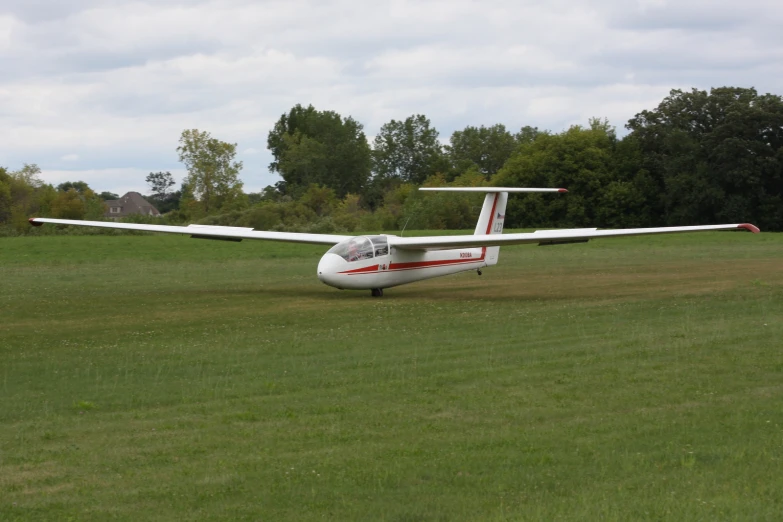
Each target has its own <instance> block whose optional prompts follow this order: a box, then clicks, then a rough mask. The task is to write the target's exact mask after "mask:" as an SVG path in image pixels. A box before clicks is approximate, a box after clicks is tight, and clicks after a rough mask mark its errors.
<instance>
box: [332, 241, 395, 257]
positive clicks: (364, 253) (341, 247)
mask: <svg viewBox="0 0 783 522" xmlns="http://www.w3.org/2000/svg"><path fill="white" fill-rule="evenodd" d="M326 253H327V254H337V255H338V256H340V257H342V258H343V259H345V260H346V261H348V262H349V263H352V262H354V261H361V260H364V259H372V258H373V257H380V256H385V255H388V254H389V241H388V239H386V236H357V237H352V238H351V239H346V240H345V241H342V242H340V243H337V244H336V245H334V246H333V247H332V248H330V249H329V250H328V251H327V252H326Z"/></svg>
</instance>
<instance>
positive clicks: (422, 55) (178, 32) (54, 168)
mask: <svg viewBox="0 0 783 522" xmlns="http://www.w3.org/2000/svg"><path fill="white" fill-rule="evenodd" d="M781 28H783V3H781V1H780V0H746V1H745V2H737V1H731V2H729V1H724V0H671V1H670V0H593V1H591V2H589V3H588V2H579V1H576V0H546V1H524V0H516V1H504V0H488V1H481V2H480V1H469V0H443V1H440V0H437V1H424V0H419V1H363V2H362V1H358V0H354V1H351V2H348V1H305V0H301V1H300V0H286V1H282V2H278V1H263V0H219V1H198V0H194V1H172V0H154V1H151V0H150V1H144V0H141V1H123V0H101V1H98V0H0V165H2V166H5V167H8V168H11V169H17V168H19V167H21V165H22V164H23V163H37V164H38V165H40V166H41V168H42V169H43V173H44V175H43V177H44V179H45V180H46V181H47V182H51V183H60V182H62V181H65V180H84V181H87V182H88V183H89V184H90V186H91V187H93V188H94V189H96V190H98V191H102V190H110V191H113V192H118V193H124V192H125V191H127V190H137V191H140V192H143V193H146V192H147V190H148V189H147V185H146V183H145V182H144V178H145V177H146V175H147V174H148V173H149V172H150V171H158V170H170V171H171V172H172V173H174V174H175V176H176V177H177V178H178V180H179V179H181V178H182V176H183V174H184V172H183V170H182V166H181V164H179V163H178V162H177V155H176V147H177V141H178V139H179V136H180V133H181V132H182V130H183V129H186V128H197V129H200V130H207V131H209V132H211V133H212V135H213V136H214V137H216V138H218V139H221V140H224V141H230V142H236V143H238V150H239V151H240V158H239V159H241V160H243V161H244V165H245V168H244V170H243V172H242V178H243V180H244V182H245V189H246V191H257V190H260V189H261V188H263V187H264V186H266V185H268V184H272V183H274V182H275V181H277V179H278V178H277V177H276V176H275V175H274V174H270V173H269V171H268V168H267V167H268V164H269V162H270V159H271V158H270V155H269V153H268V151H267V150H266V137H267V133H268V132H269V129H270V128H271V127H272V125H273V124H274V122H275V121H277V119H278V118H279V117H280V115H281V114H282V113H284V112H286V111H287V110H289V109H290V108H291V107H292V106H293V105H295V104H296V103H301V104H303V105H307V104H313V105H314V106H315V107H316V108H317V109H319V110H327V109H328V110H335V111H337V112H339V113H340V114H342V115H343V116H348V115H350V116H353V117H354V118H355V119H356V120H358V121H360V122H361V123H363V124H364V127H365V132H366V133H367V135H368V137H369V138H370V139H372V136H373V135H374V134H375V133H377V132H378V129H379V128H380V126H381V125H383V124H384V123H385V122H387V121H389V120H391V119H404V118H406V117H407V116H409V115H411V114H416V113H421V114H425V115H426V116H427V117H428V118H430V120H431V122H432V124H433V125H434V126H435V127H436V128H437V129H438V130H439V131H440V136H441V139H443V140H448V137H449V136H450V135H451V133H452V132H453V131H454V130H458V129H462V128H464V127H465V126H467V125H476V126H478V125H493V124H495V123H503V124H505V125H506V126H507V127H508V128H509V130H511V131H512V132H515V131H517V130H518V129H519V128H520V127H522V126H524V125H532V126H537V127H539V128H544V129H549V130H553V131H561V130H563V129H565V128H567V127H568V126H569V125H572V124H585V123H586V122H587V120H588V118H590V117H591V116H599V117H607V118H609V120H610V123H612V124H613V125H615V126H616V127H617V128H618V131H619V132H621V133H622V132H623V125H624V124H625V123H626V121H627V120H628V119H629V118H631V117H632V116H633V115H634V114H636V113H637V112H639V111H641V110H643V109H651V108H653V107H655V106H656V105H657V104H658V103H659V102H660V101H661V99H662V98H663V97H664V96H665V95H666V94H667V93H668V91H669V90H670V89H672V88H683V89H690V88H691V87H698V88H702V89H709V88H710V87H718V86H724V85H732V86H740V87H756V88H757V89H758V90H759V91H760V92H763V93H766V92H772V93H776V94H783V29H781Z"/></svg>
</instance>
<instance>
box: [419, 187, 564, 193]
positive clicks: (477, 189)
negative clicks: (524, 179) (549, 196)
mask: <svg viewBox="0 0 783 522" xmlns="http://www.w3.org/2000/svg"><path fill="white" fill-rule="evenodd" d="M419 190H431V191H439V192H481V193H487V192H490V193H491V192H568V190H566V189H564V188H518V187H425V188H420V189H419Z"/></svg>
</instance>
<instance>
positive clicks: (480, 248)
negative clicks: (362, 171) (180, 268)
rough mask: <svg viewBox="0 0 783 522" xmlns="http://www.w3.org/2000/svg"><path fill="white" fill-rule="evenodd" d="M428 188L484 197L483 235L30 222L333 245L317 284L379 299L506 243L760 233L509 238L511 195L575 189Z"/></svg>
mask: <svg viewBox="0 0 783 522" xmlns="http://www.w3.org/2000/svg"><path fill="white" fill-rule="evenodd" d="M419 190H423V191H436V190H437V191H449V192H480V193H484V194H485V197H484V205H483V206H482V208H481V214H480V215H479V219H478V223H476V230H475V231H474V232H473V234H472V235H459V236H423V237H398V236H395V235H390V234H383V235H369V236H341V235H334V234H301V233H293V232H269V231H261V230H253V229H252V228H242V227H222V226H212V225H188V226H186V227H185V226H169V225H141V224H135V223H114V222H105V221H80V220H70V219H50V218H31V219H30V220H29V221H30V224H32V225H34V226H41V225H43V224H44V223H54V224H61V225H80V226H88V227H103V228H116V229H126V230H144V231H148V232H165V233H170V234H185V235H189V236H190V237H193V238H201V239H217V240H224V241H242V240H243V239H266V240H270V241H287V242H292V243H311V244H320V245H328V246H331V248H330V249H329V250H328V251H327V252H326V253H325V254H324V255H323V257H321V260H320V262H319V263H318V270H317V273H318V279H320V280H321V282H323V283H324V284H327V285H329V286H333V287H335V288H339V289H341V290H342V289H351V290H371V293H372V296H373V297H382V296H383V290H384V289H385V288H391V287H394V286H399V285H404V284H407V283H413V282H415V281H422V280H424V279H430V278H433V277H439V276H444V275H449V274H456V273H458V272H464V271H467V270H475V271H476V272H477V273H478V274H479V275H481V269H482V268H484V267H486V266H492V265H495V264H497V262H498V256H499V253H500V247H501V246H504V245H524V244H538V245H559V244H565V243H586V242H587V241H589V240H591V239H596V238H602V237H617V236H640V235H647V234H671V233H676V232H698V231H709V230H731V229H744V230H748V231H750V232H754V233H758V232H759V229H758V228H756V227H755V226H754V225H751V224H749V223H740V224H733V225H704V226H688V227H660V228H629V229H622V230H598V229H597V228H575V229H565V230H537V231H535V232H530V233H521V234H503V221H504V218H505V213H506V202H507V201H508V194H509V193H517V192H555V193H563V192H568V191H567V190H566V189H562V188H506V187H440V188H420V189H419Z"/></svg>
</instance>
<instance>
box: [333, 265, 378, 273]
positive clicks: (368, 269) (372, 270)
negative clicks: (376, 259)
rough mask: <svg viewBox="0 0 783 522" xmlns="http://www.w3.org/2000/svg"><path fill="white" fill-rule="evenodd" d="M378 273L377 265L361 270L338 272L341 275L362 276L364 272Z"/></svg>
mask: <svg viewBox="0 0 783 522" xmlns="http://www.w3.org/2000/svg"><path fill="white" fill-rule="evenodd" d="M377 271H378V265H372V266H365V267H363V268H354V269H353V270H346V271H345V272H340V273H341V274H362V273H365V272H377Z"/></svg>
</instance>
